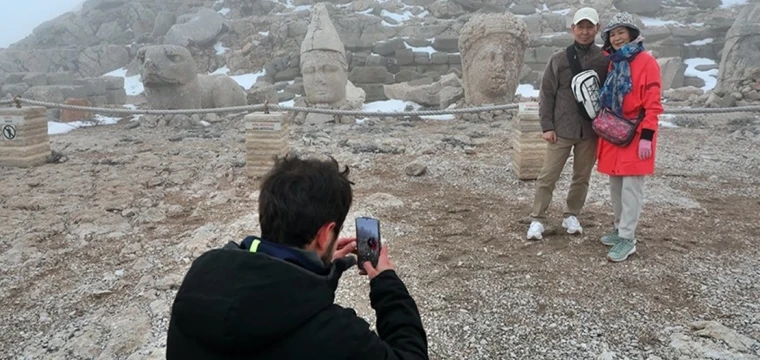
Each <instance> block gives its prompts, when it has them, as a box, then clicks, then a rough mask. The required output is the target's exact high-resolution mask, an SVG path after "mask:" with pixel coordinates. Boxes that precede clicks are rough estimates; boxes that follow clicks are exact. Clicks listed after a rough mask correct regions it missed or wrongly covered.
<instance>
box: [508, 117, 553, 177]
mask: <svg viewBox="0 0 760 360" xmlns="http://www.w3.org/2000/svg"><path fill="white" fill-rule="evenodd" d="M525 108H526V110H527V111H523V112H518V113H517V115H516V118H515V128H514V135H513V137H512V149H513V150H514V152H513V155H512V171H513V172H514V173H515V175H516V176H517V178H518V179H520V180H535V179H538V174H539V173H540V172H541V167H542V166H543V164H544V155H545V154H546V141H544V139H543V138H542V137H541V134H542V133H543V131H542V129H541V123H540V119H539V117H538V113H536V112H532V111H530V107H529V106H526V107H525Z"/></svg>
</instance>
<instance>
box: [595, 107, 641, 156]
mask: <svg viewBox="0 0 760 360" xmlns="http://www.w3.org/2000/svg"><path fill="white" fill-rule="evenodd" d="M642 120H644V109H643V108H642V109H641V113H640V114H639V117H638V118H637V119H632V120H628V119H625V118H623V117H620V116H618V115H617V114H615V113H614V112H613V111H612V110H610V109H609V108H607V107H604V108H602V110H601V111H600V112H599V115H597V116H596V118H595V119H594V121H593V122H592V123H591V128H593V129H594V132H596V134H597V135H599V137H601V138H602V139H604V140H607V142H609V143H610V144H613V145H617V146H619V147H625V146H628V144H630V143H631V141H632V140H633V138H634V136H636V129H637V128H638V127H639V124H640V123H641V121H642Z"/></svg>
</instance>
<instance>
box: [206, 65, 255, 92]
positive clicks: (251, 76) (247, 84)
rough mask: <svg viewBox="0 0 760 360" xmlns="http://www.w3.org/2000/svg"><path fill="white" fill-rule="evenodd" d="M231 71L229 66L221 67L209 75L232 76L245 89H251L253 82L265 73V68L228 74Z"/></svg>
mask: <svg viewBox="0 0 760 360" xmlns="http://www.w3.org/2000/svg"><path fill="white" fill-rule="evenodd" d="M229 72H230V68H229V67H227V66H224V67H221V68H218V69H216V70H215V71H214V72H210V73H209V75H220V74H221V75H227V76H229V77H231V78H232V80H235V82H237V83H238V84H239V85H240V86H242V87H243V89H245V90H249V89H250V88H251V87H253V84H255V83H256V81H257V80H258V79H259V78H260V77H262V76H264V75H265V71H264V69H262V70H261V71H259V72H257V73H248V74H241V75H228V74H229Z"/></svg>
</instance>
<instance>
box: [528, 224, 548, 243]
mask: <svg viewBox="0 0 760 360" xmlns="http://www.w3.org/2000/svg"><path fill="white" fill-rule="evenodd" d="M543 233H544V225H543V224H541V223H540V222H538V221H533V222H531V223H530V229H528V240H532V239H536V240H541V239H543V238H544V235H543Z"/></svg>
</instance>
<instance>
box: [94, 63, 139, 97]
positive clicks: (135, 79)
mask: <svg viewBox="0 0 760 360" xmlns="http://www.w3.org/2000/svg"><path fill="white" fill-rule="evenodd" d="M103 76H116V77H121V78H124V89H125V90H126V91H127V95H129V96H137V95H140V94H142V93H143V91H145V88H144V87H143V83H142V78H141V77H140V74H137V75H133V76H127V68H121V69H118V70H114V71H111V72H109V73H106V74H103Z"/></svg>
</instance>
